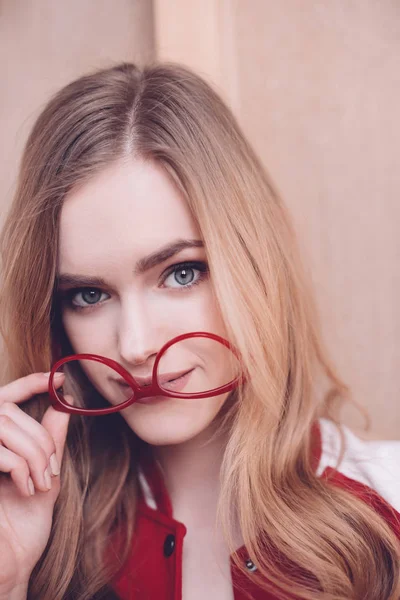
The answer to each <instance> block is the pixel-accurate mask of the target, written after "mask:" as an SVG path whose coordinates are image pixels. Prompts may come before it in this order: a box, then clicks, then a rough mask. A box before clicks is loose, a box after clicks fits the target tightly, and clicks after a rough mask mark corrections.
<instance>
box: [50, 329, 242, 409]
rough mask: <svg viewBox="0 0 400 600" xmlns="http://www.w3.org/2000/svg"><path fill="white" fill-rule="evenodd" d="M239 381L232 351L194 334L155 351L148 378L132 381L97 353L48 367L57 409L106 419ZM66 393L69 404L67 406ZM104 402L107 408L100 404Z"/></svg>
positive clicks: (237, 361)
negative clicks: (58, 377)
mask: <svg viewBox="0 0 400 600" xmlns="http://www.w3.org/2000/svg"><path fill="white" fill-rule="evenodd" d="M57 373H64V375H65V376H66V377H65V380H64V383H63V385H62V387H61V388H60V387H58V388H57V387H56V385H55V381H54V378H55V376H56V374H57ZM243 382H244V376H243V369H242V365H241V361H240V357H239V353H238V351H237V350H236V348H234V346H233V345H232V344H231V343H230V342H228V341H227V340H225V339H224V338H222V337H220V336H219V335H216V334H213V333H207V332H204V331H197V332H193V333H185V334H183V335H179V336H177V337H175V338H173V339H172V340H170V341H169V342H167V343H166V344H165V345H164V346H163V347H162V348H161V350H160V351H159V352H158V354H157V356H156V359H155V362H154V365H153V368H152V372H151V374H145V373H143V374H140V375H139V374H137V375H135V377H133V376H132V375H130V373H128V371H127V370H126V369H124V367H122V365H120V364H119V363H118V362H116V361H115V360H112V359H110V358H105V357H104V356H99V355H97V354H73V355H71V356H67V357H65V358H62V359H60V360H58V361H57V362H56V363H55V364H54V365H53V367H52V369H51V373H50V378H49V395H50V402H51V403H52V405H53V406H54V408H55V409H56V410H58V411H61V412H67V413H71V414H76V415H106V414H110V413H115V412H119V411H121V410H124V409H125V408H127V407H128V406H130V405H131V404H133V403H134V402H141V403H145V402H146V398H148V399H150V398H154V397H165V398H187V399H195V398H208V397H211V396H219V395H220V394H224V393H226V392H230V391H232V390H233V389H235V388H236V387H237V386H238V385H239V384H240V383H243ZM68 395H70V396H71V397H72V398H73V400H74V404H71V403H69V402H68V400H67V399H66V396H68ZM105 400H106V401H107V402H108V403H109V404H110V405H111V406H104V404H105ZM76 402H78V405H77V404H76ZM79 404H80V405H79Z"/></svg>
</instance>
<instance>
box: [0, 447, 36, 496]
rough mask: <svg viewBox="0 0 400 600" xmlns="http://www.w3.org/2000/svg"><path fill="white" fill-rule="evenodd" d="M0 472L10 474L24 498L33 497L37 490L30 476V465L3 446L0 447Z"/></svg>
mask: <svg viewBox="0 0 400 600" xmlns="http://www.w3.org/2000/svg"><path fill="white" fill-rule="evenodd" d="M0 472H1V473H10V475H11V479H12V480H13V481H14V483H15V485H16V486H17V488H18V489H19V491H20V492H21V494H22V495H23V496H28V497H30V496H33V493H34V492H35V490H34V487H33V482H32V479H31V478H30V475H29V467H28V463H27V462H26V460H24V459H23V458H22V457H21V456H17V455H16V454H15V453H14V452H11V450H8V449H7V448H4V447H3V446H0ZM32 492H33V493H32Z"/></svg>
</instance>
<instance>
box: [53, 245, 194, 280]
mask: <svg viewBox="0 0 400 600" xmlns="http://www.w3.org/2000/svg"><path fill="white" fill-rule="evenodd" d="M187 248H204V243H203V242H202V241H201V240H182V239H181V240H176V241H175V242H172V243H170V244H167V245H166V246H163V247H162V248H160V249H159V250H156V251H155V252H152V254H149V255H148V256H145V257H143V258H141V259H140V260H138V262H137V263H136V265H135V268H134V270H133V273H134V275H142V274H143V273H145V272H146V271H149V270H150V269H153V268H154V267H156V266H157V265H160V264H162V263H163V262H165V261H166V260H168V259H169V258H172V257H173V256H175V255H176V254H179V252H182V250H186V249H187ZM56 285H57V287H58V286H62V285H77V286H79V285H85V286H93V287H98V286H99V287H101V286H106V285H107V283H106V281H105V280H104V279H103V278H102V277H87V276H86V275H73V274H71V273H62V274H61V275H57V277H56Z"/></svg>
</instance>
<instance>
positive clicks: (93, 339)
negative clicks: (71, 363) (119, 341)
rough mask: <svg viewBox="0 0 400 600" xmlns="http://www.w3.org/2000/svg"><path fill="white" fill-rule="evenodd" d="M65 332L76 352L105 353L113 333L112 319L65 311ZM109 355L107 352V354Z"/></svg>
mask: <svg viewBox="0 0 400 600" xmlns="http://www.w3.org/2000/svg"><path fill="white" fill-rule="evenodd" d="M62 323H63V327H64V331H65V334H66V336H67V338H68V340H69V342H70V344H71V346H72V349H73V351H74V353H75V354H79V353H85V352H92V353H93V354H102V353H105V352H106V351H107V350H108V348H109V347H110V340H111V339H112V335H113V326H112V321H111V320H110V318H109V317H107V316H104V314H103V316H101V317H100V315H97V316H96V315H95V313H93V314H92V315H87V316H84V317H81V316H80V315H77V314H75V313H72V312H68V311H65V313H64V314H63V315H62ZM106 355H107V354H106Z"/></svg>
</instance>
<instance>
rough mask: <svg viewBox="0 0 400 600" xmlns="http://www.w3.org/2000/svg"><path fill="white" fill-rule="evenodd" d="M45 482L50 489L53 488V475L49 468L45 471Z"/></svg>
mask: <svg viewBox="0 0 400 600" xmlns="http://www.w3.org/2000/svg"><path fill="white" fill-rule="evenodd" d="M44 483H45V485H46V487H47V489H48V490H51V477H50V473H49V469H48V468H47V469H46V470H45V472H44Z"/></svg>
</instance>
